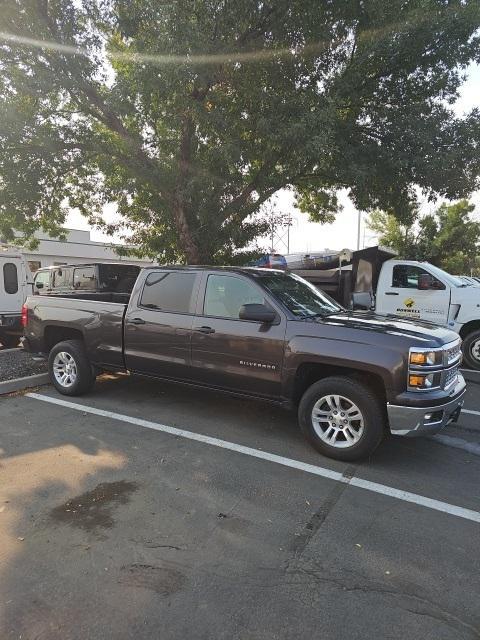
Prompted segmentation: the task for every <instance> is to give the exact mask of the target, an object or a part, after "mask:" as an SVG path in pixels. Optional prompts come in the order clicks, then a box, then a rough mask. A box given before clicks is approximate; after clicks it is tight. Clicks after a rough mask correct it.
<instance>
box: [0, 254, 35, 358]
mask: <svg viewBox="0 0 480 640" xmlns="http://www.w3.org/2000/svg"><path fill="white" fill-rule="evenodd" d="M32 293H33V278H32V274H31V272H30V269H29V266H28V262H27V261H26V259H25V257H24V256H23V254H22V252H21V250H20V249H19V248H18V247H12V246H10V245H6V244H0V344H1V345H3V346H4V347H15V346H17V344H18V343H19V340H20V338H21V337H22V335H23V328H22V323H21V318H22V305H23V303H24V302H25V300H26V298H27V296H29V295H31V294H32Z"/></svg>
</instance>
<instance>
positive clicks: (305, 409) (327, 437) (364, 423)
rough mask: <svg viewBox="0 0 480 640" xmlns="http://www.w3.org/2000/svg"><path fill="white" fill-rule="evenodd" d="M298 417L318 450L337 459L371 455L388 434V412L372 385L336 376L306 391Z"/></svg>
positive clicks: (308, 438) (310, 440)
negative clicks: (386, 430)
mask: <svg viewBox="0 0 480 640" xmlns="http://www.w3.org/2000/svg"><path fill="white" fill-rule="evenodd" d="M314 410H315V414H314ZM335 412H336V413H335ZM345 420H347V421H348V422H347V423H345ZM298 421H299V424H300V428H301V429H302V432H303V434H304V436H305V437H306V438H307V440H308V441H309V442H310V444H311V445H312V446H313V447H314V448H315V449H316V450H317V451H319V452H320V453H322V454H323V455H325V456H328V457H329V458H335V459H336V460H345V461H353V460H359V459H360V458H364V457H366V456H369V455H371V454H372V453H373V452H374V451H375V449H376V448H377V447H378V445H379V444H380V442H381V441H382V439H383V437H384V435H385V426H386V412H385V407H384V406H383V404H382V403H381V402H380V400H379V398H378V397H377V395H376V394H375V393H374V392H373V391H372V389H371V388H370V387H368V386H367V385H364V384H362V383H361V382H358V381H356V380H353V379H351V378H346V377H340V376H339V377H336V376H335V377H331V378H324V379H323V380H319V381H318V382H315V383H314V384H312V386H311V387H309V388H308V389H307V390H306V391H305V393H304V395H303V397H302V399H301V401H300V405H299V407H298ZM328 441H330V443H329V442H328Z"/></svg>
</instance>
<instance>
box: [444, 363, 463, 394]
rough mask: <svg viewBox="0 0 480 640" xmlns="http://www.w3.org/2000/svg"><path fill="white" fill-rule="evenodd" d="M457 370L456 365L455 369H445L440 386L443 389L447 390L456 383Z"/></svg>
mask: <svg viewBox="0 0 480 640" xmlns="http://www.w3.org/2000/svg"><path fill="white" fill-rule="evenodd" d="M458 369H459V365H456V366H455V367H452V368H451V369H447V370H446V371H445V374H444V378H443V385H442V386H443V388H444V389H448V388H449V387H451V386H452V385H454V384H455V383H456V382H457V379H458Z"/></svg>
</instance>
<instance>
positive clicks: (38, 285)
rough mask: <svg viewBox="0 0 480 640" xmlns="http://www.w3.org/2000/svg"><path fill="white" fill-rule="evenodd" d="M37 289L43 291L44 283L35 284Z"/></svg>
mask: <svg viewBox="0 0 480 640" xmlns="http://www.w3.org/2000/svg"><path fill="white" fill-rule="evenodd" d="M35 289H43V282H35Z"/></svg>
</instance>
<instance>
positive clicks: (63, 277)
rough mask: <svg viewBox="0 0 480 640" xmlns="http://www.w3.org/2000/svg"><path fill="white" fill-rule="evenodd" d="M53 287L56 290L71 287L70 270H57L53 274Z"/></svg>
mask: <svg viewBox="0 0 480 640" xmlns="http://www.w3.org/2000/svg"><path fill="white" fill-rule="evenodd" d="M52 286H53V288H54V289H59V288H62V289H63V288H65V287H69V286H71V285H70V269H55V271H54V272H53V282H52Z"/></svg>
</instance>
